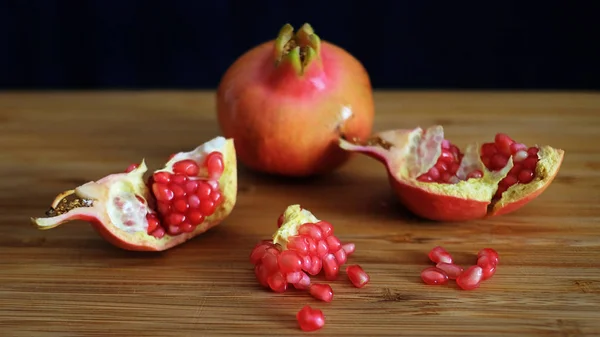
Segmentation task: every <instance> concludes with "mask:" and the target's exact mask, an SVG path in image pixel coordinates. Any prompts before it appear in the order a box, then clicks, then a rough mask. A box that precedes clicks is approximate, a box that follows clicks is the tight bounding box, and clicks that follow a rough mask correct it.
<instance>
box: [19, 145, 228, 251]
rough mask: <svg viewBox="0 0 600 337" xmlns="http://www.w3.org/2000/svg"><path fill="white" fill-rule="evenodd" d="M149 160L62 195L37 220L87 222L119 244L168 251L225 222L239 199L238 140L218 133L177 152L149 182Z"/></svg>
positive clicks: (44, 224)
mask: <svg viewBox="0 0 600 337" xmlns="http://www.w3.org/2000/svg"><path fill="white" fill-rule="evenodd" d="M147 169H148V168H147V166H146V163H145V161H144V160H142V162H141V163H140V164H139V165H136V164H134V165H131V166H130V167H129V168H128V169H127V171H126V172H125V173H116V174H111V175H108V176H106V177H104V178H102V179H100V180H98V181H91V182H88V183H85V184H83V185H81V186H78V187H76V188H75V189H73V190H69V191H65V192H62V193H60V194H59V195H58V196H57V197H56V198H55V199H54V202H53V203H52V207H51V208H50V209H49V210H48V212H46V215H47V217H41V218H32V219H31V221H32V223H33V224H34V225H35V226H37V228H39V229H50V228H54V227H56V226H59V225H61V224H63V223H66V222H69V221H73V220H84V221H88V222H90V223H91V224H92V226H93V228H94V229H95V230H96V231H97V232H98V233H99V234H100V235H101V236H102V237H104V238H105V239H106V240H107V241H109V242H110V243H112V244H113V245H115V246H117V247H120V248H123V249H127V250H136V251H163V250H166V249H169V248H172V247H174V246H176V245H178V244H181V243H183V242H185V241H187V240H189V239H191V238H193V237H195V236H197V235H199V234H201V233H204V232H206V231H207V230H208V229H210V228H212V227H214V226H216V225H218V224H220V223H221V222H222V221H223V220H224V219H225V218H226V217H227V216H229V214H230V213H231V211H232V210H233V207H234V205H235V203H236V197H237V168H236V155H235V147H234V142H233V140H231V139H226V138H223V137H216V138H214V139H212V140H210V141H208V142H206V143H204V144H202V145H200V146H198V147H197V148H196V149H194V150H192V151H189V152H179V153H176V154H174V155H173V156H172V157H171V159H170V160H169V161H168V162H167V163H166V164H165V166H164V167H163V168H162V169H160V170H157V171H154V172H153V174H152V176H150V177H149V178H148V179H147V180H146V181H145V180H144V174H145V173H146V171H147Z"/></svg>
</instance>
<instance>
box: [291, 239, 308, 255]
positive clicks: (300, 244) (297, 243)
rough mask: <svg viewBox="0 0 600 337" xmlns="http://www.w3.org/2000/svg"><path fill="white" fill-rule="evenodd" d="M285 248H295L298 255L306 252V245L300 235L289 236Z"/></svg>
mask: <svg viewBox="0 0 600 337" xmlns="http://www.w3.org/2000/svg"><path fill="white" fill-rule="evenodd" d="M287 249H291V250H295V251H297V252H298V253H299V254H300V255H305V254H306V253H308V245H307V244H306V241H304V238H303V237H301V236H290V237H289V238H288V243H287Z"/></svg>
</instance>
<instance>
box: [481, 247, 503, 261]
mask: <svg viewBox="0 0 600 337" xmlns="http://www.w3.org/2000/svg"><path fill="white" fill-rule="evenodd" d="M482 256H487V257H489V258H490V262H491V263H493V264H498V261H499V255H498V252H497V251H496V250H494V249H493V248H483V249H482V250H480V251H479V252H477V258H478V259H479V258H480V257H482Z"/></svg>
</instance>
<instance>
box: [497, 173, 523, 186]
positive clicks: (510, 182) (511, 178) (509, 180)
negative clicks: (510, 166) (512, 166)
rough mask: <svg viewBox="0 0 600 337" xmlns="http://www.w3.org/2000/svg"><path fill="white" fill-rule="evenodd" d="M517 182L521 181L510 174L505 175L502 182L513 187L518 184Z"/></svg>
mask: <svg viewBox="0 0 600 337" xmlns="http://www.w3.org/2000/svg"><path fill="white" fill-rule="evenodd" d="M517 182H519V180H518V179H517V178H516V177H515V176H512V175H508V176H506V177H504V179H502V182H501V184H502V185H504V186H506V187H507V188H508V187H511V186H512V185H514V184H516V183H517Z"/></svg>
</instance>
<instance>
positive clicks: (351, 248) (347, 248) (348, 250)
mask: <svg viewBox="0 0 600 337" xmlns="http://www.w3.org/2000/svg"><path fill="white" fill-rule="evenodd" d="M342 249H343V250H344V251H345V252H346V256H350V255H352V254H354V251H355V250H356V245H355V244H354V243H352V242H350V243H345V244H343V245H342Z"/></svg>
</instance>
